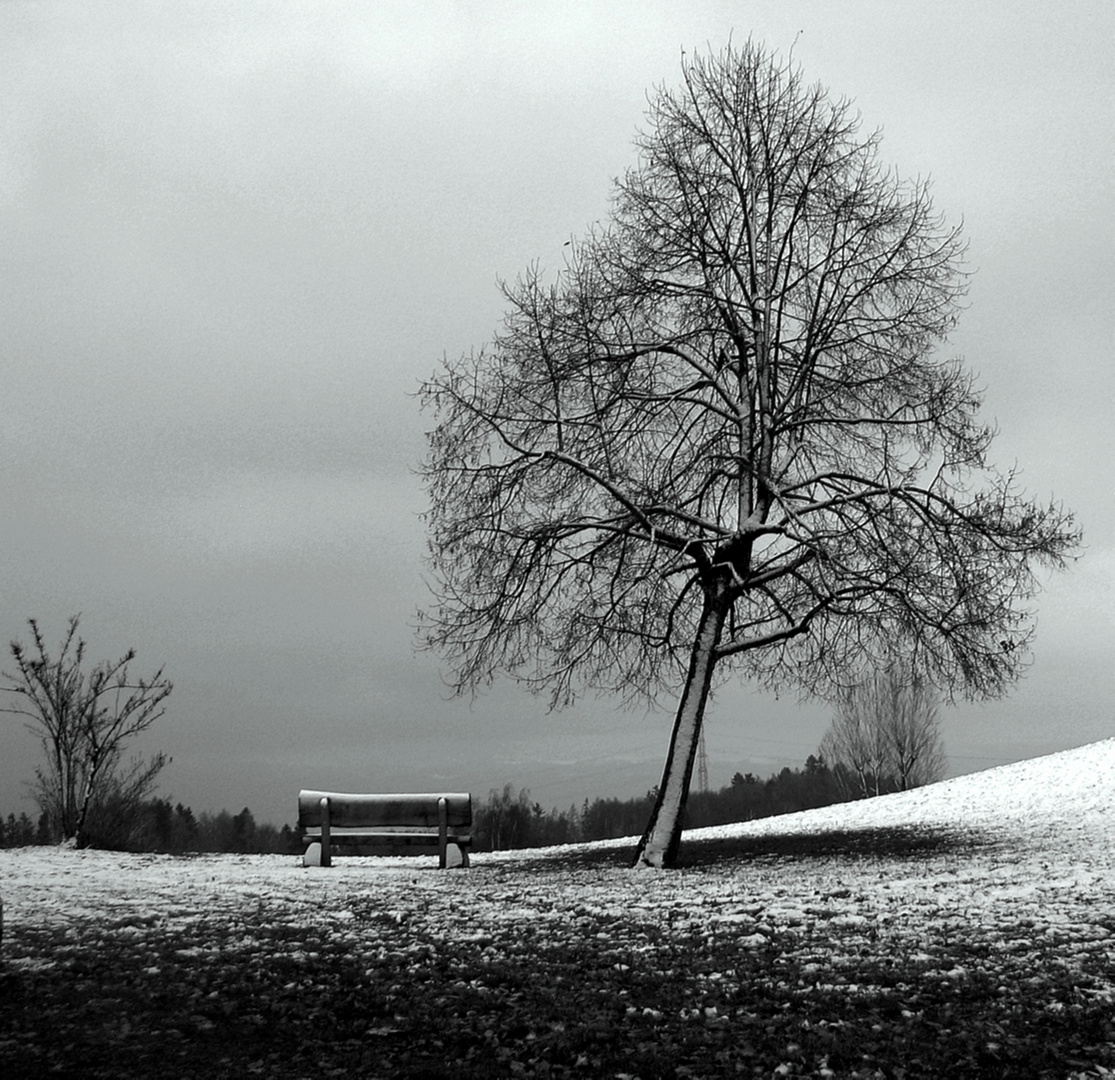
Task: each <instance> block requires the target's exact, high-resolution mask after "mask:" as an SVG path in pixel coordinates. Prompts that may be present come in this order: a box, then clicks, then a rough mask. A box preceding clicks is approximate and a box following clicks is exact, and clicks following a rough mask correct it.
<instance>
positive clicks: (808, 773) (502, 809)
mask: <svg viewBox="0 0 1115 1080" xmlns="http://www.w3.org/2000/svg"><path fill="white" fill-rule="evenodd" d="M901 788H902V781H901V779H900V777H898V776H897V775H894V774H888V773H871V774H870V776H869V778H868V784H867V791H866V792H865V790H864V785H863V783H862V782H861V778H860V776H859V775H858V774H857V773H856V772H854V771H853V770H852V769H850V768H849V767H848V766H847V765H845V764H843V763H842V762H837V763H836V764H835V765H834V766H830V765H829V764H828V762H827V761H826V760H825V758H824V756H823V754H820V753H818V754H810V755H809V757H808V758H806V761H805V766H804V767H803V768H796V769H791V768H789V767H787V768H784V769H782V770H781V771H780V772H777V773H772V774H771V775H770V776H769V777H768V778H767V779H766V780H763V779H761V778H760V777H758V776H756V775H755V774H754V773H750V772H748V773H740V772H737V773H735V775H734V776H733V777H732V779H731V782H730V783H729V784H726V785H725V786H724V787H722V788H720V789H719V790H718V791H694V792H691V793H690V796H689V800H688V802H687V804H686V808H685V820H684V828H685V829H700V828H705V827H706V826H709V825H727V824H730V823H731V822H736V821H751V820H754V819H755V818H765V817H774V816H777V815H779V814H792V813H796V812H797V811H799V810H814V809H817V808H818V807H822V806H831V805H833V804H834V803H840V802H850V801H853V800H855V799H863V798H871V797H873V796H874V795H875V794H885V793H888V792H892V791H898V790H901ZM656 794H657V792H656V791H655V790H654V789H651V790H650V791H648V792H647V793H646V794H645V795H641V796H636V797H634V798H629V799H619V798H597V799H594V800H592V801H591V802H590V801H589V800H588V799H586V800H585V801H584V803H583V804H582V805H581V806H580V807H578V806H576V805H572V806H570V807H569V808H568V809H567V810H558V809H557V808H556V807H555V808H554V809H552V810H550V811H546V810H545V809H544V808H543V807H542V805H541V804H540V803H538V802H536V801H535V800H533V799H532V798H531V794H530V791H529V790H528V789H527V788H522V789H520V790H519V792H518V793H517V794H516V792H515V790H514V788H513V786H512V785H511V784H506V785H504V788H503V790H502V791H496V790H494V789H493V790H492V791H491V792H489V794H488V798H487V801H486V802H484V803H482V804H481V805H480V806H478V807H477V808H476V813H475V816H474V823H473V844H474V847H475V849H476V850H477V851H504V850H509V849H512V848H531V847H549V846H552V845H554V844H577V843H587V842H590V841H593V840H607V839H611V838H615V837H621V836H638V834H639V833H640V831H641V830H642V829H643V827H644V826H645V825H646V820H647V815H648V814H649V813H650V810H651V807H652V806H653V804H654V799H655V796H656Z"/></svg>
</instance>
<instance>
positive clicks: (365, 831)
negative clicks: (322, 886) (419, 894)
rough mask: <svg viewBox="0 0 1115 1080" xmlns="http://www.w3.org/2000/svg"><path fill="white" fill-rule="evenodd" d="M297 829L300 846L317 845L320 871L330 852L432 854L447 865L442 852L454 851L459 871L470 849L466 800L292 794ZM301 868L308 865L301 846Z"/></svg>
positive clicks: (438, 796) (454, 796)
mask: <svg viewBox="0 0 1115 1080" xmlns="http://www.w3.org/2000/svg"><path fill="white" fill-rule="evenodd" d="M298 828H299V830H300V832H301V834H302V842H303V843H304V844H306V845H312V844H321V863H320V865H322V866H331V865H332V859H333V855H334V853H336V854H345V855H398V854H410V855H425V854H430V855H432V854H436V855H437V857H438V866H439V867H441V869H443V870H444V869H445V867H446V866H447V865H448V855H447V852H448V848H449V846H450V845H454V846H456V848H457V849H458V850H459V851H460V853H461V863H460V865H461V866H468V849H469V848H470V847H471V846H472V796H471V795H469V794H468V793H467V792H466V793H464V794H461V793H454V794H432V795H350V794H346V793H344V792H335V791H305V790H303V791H300V792H299V793H298ZM303 863H304V864H305V865H307V866H309V865H312V864H314V860H313V859H312V857H311V855H310V848H309V847H307V849H306V854H305V855H304V856H303Z"/></svg>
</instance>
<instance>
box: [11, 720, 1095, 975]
mask: <svg viewBox="0 0 1115 1080" xmlns="http://www.w3.org/2000/svg"><path fill="white" fill-rule="evenodd" d="M865 830H867V831H876V832H877V831H879V830H884V831H885V830H897V831H898V832H897V834H892V840H891V841H889V842H887V843H886V845H885V852H884V853H882V854H875V855H873V854H871V851H870V850H869V848H870V845H869V844H868V845H867V846H866V849H865V845H864V844H862V843H861V844H860V845H859V846H858V847H856V849H855V852H853V853H850V852H849V849H848V848H847V847H846V846H844V845H840V844H837V845H835V846H834V845H831V844H825V843H824V842H823V838H824V836H825V835H826V834H832V833H849V832H850V833H858V832H861V831H865ZM907 833H908V835H909V836H910V838H911V841H912V840H913V839H916V838H922V839H923V840H924V839H926V838H928V839H930V840H932V838H934V837H939V838H940V840H941V843H940V844H939V845H933V844H930V845H929V847H926V848H924V849H923V848H919V847H918V845H917V844H915V843H912V842H911V844H910V845H908V846H907V845H905V844H904V843H903V842H902V841H901V840H899V842H898V843H897V844H896V843H895V842H894V841H893V836H894V835H898V836H899V837H900V838H901V837H902V836H903V835H906V834H907ZM793 837H804V838H808V837H813V838H821V839H820V840H818V841H817V842H816V844H815V848H816V850H815V853H814V852H812V851H811V847H813V846H814V845H813V844H812V843H811V842H805V841H803V842H799V843H797V844H795V845H793V847H792V852H793V853H792V854H786V853H785V852H786V850H788V849H786V848H785V847H784V846H783V848H781V849H780V848H779V844H783V845H784V843H785V841H787V840H788V839H790V838H793ZM686 839H687V842H688V843H689V844H690V845H691V849H692V846H693V842H702V841H703V842H706V843H707V844H711V845H712V846H711V847H709V848H708V850H709V851H710V852H712V853H714V854H715V853H716V852H717V851H726V852H729V854H728V855H727V856H726V857H719V858H710V860H709V861H708V862H707V863H698V864H697V865H693V866H690V867H689V868H687V869H683V870H680V871H676V872H656V871H631V870H628V869H626V868H624V867H623V866H622V865H620V864H619V860H618V859H616V860H613V861H608V860H597V861H593V860H591V859H590V860H585V861H582V862H577V861H574V862H573V864H572V865H569V857H570V855H571V854H573V852H571V850H570V849H561V848H551V849H543V850H541V851H537V852H503V853H493V854H487V855H485V854H479V855H475V856H474V858H473V866H472V868H471V869H470V870H467V871H451V872H444V873H443V872H439V871H437V870H436V868H435V867H434V861H433V860H432V859H424V858H423V859H389V858H383V859H378V858H372V859H366V858H359V859H347V860H346V859H338V860H337V862H336V864H335V865H334V867H333V868H332V869H305V868H303V867H302V866H301V865H300V862H299V860H298V859H296V858H290V857H281V856H197V857H186V858H181V857H171V856H157V855H120V854H113V853H108V852H100V851H74V850H63V849H56V848H38V847H31V848H23V849H16V850H10V851H0V895H2V896H3V900H4V916H5V920H4V921H5V924H6V925H5V929H6V931H7V933H6V934H5V937H6V938H7V939H8V940H9V941H10V939H11V937H12V936H13V935H17V934H18V931H19V929H20V928H21V927H23V926H26V927H43V926H46V925H53V926H76V925H79V924H82V923H88V922H91V921H95V922H96V923H98V924H100V925H102V926H104V925H108V926H117V927H119V928H120V932H121V933H123V934H128V933H135V932H136V931H137V928H142V927H143V926H145V925H151V924H153V923H155V922H157V923H159V924H160V925H162V926H163V927H164V928H172V927H174V926H175V925H177V924H182V925H185V924H189V923H193V922H196V921H197V920H199V919H202V918H212V917H214V916H217V917H219V916H220V913H221V912H225V913H227V915H228V917H229V918H232V919H234V920H238V919H239V918H242V917H243V915H244V913H245V911H246V910H248V909H251V908H253V907H254V908H256V909H257V910H260V911H262V910H263V909H266V911H267V917H268V918H269V919H272V920H279V921H287V922H296V923H299V924H303V925H304V924H313V923H318V922H325V923H330V924H332V925H334V926H336V925H338V924H339V925H342V926H343V924H344V923H345V921H346V920H347V919H350V918H351V909H352V906H353V904H354V903H355V902H360V903H366V902H369V901H370V902H372V903H373V904H374V905H375V907H376V908H377V909H378V910H381V911H383V912H385V913H389V914H391V915H392V916H393V917H394V918H395V919H396V920H400V921H401V920H404V919H417V920H420V921H421V922H423V923H425V924H427V927H428V929H429V931H430V932H431V933H433V934H434V935H435V936H443V935H444V936H451V937H452V938H453V939H455V940H456V941H458V942H459V941H461V940H462V936H463V937H464V938H466V939H467V938H477V937H478V938H487V937H489V936H490V935H491V933H492V932H493V931H495V930H497V929H499V928H504V929H507V928H509V927H511V926H512V925H513V924H515V923H516V922H518V921H521V920H525V919H530V920H535V921H538V920H543V921H544V920H546V919H547V918H554V917H557V916H559V915H562V914H565V915H568V913H569V912H570V911H572V910H579V911H586V912H591V913H592V914H593V915H594V916H595V917H597V918H600V917H606V918H619V917H624V918H627V919H631V920H634V921H635V922H637V923H648V922H649V923H656V924H663V925H665V924H667V923H668V924H669V926H671V927H675V928H680V927H683V926H687V927H688V928H689V929H692V928H693V926H694V924H699V925H701V926H704V927H706V928H707V930H708V931H709V933H730V934H733V935H737V938H738V940H747V941H752V942H754V943H755V945H756V946H758V945H761V944H762V943H764V942H765V941H766V940H767V939H768V938H769V937H770V936H771V935H773V934H776V933H777V932H778V931H780V930H784V929H786V928H794V927H808V926H810V925H813V924H816V923H818V921H820V922H824V923H825V924H827V925H829V926H831V927H842V928H843V929H844V931H846V932H847V933H852V932H854V931H855V930H857V928H858V929H859V930H861V931H862V932H863V933H864V934H865V935H871V936H872V938H873V939H876V938H877V937H878V936H879V935H880V934H883V935H885V936H886V937H888V938H891V939H894V942H895V945H896V946H898V945H900V946H901V947H902V948H903V949H904V950H915V951H916V949H917V948H920V947H921V944H919V942H921V943H922V944H924V945H925V946H926V947H928V944H929V938H930V937H932V938H934V939H941V938H942V937H943V938H946V939H947V938H948V937H950V936H951V935H954V934H966V935H969V936H971V935H977V936H979V937H980V938H984V937H991V938H994V939H995V941H997V942H998V947H1001V948H1005V949H1010V948H1021V947H1024V946H1025V945H1027V944H1029V945H1030V946H1037V945H1040V944H1042V943H1048V944H1056V945H1057V946H1058V947H1059V948H1060V949H1061V951H1062V953H1063V958H1064V962H1065V963H1066V964H1070V965H1071V964H1074V963H1075V962H1076V960H1074V958H1077V959H1079V960H1084V959H1086V958H1088V957H1089V956H1091V957H1093V958H1094V959H1096V960H1101V961H1104V962H1105V963H1106V964H1108V965H1110V964H1111V963H1115V739H1111V740H1107V741H1104V742H1100V743H1095V744H1092V745H1088V746H1083V747H1080V748H1078V749H1075V750H1069V751H1065V752H1063V753H1059V754H1054V755H1051V756H1049V757H1044V758H1039V759H1035V760H1031V761H1024V762H1019V763H1017V764H1014V765H1008V766H1003V767H1000V768H996V769H992V770H989V771H986V772H981V773H974V774H971V775H967V776H963V777H959V778H956V779H953V780H948V781H945V782H943V783H939V784H935V785H932V786H930V787H926V788H921V789H919V790H916V791H912V792H905V793H901V794H897V795H890V796H884V797H882V798H878V799H872V800H867V801H863V802H856V803H847V804H842V805H838V806H833V807H828V808H825V809H822V810H816V811H808V812H805V813H800V814H793V815H787V816H783V817H777V818H767V819H763V820H760V821H754V822H748V823H745V824H738V825H731V826H721V827H717V828H714V829H703V830H697V831H694V832H691V833H688V834H686ZM715 842H719V846H717V844H716V843H715ZM631 845H632V841H610V842H607V843H604V844H599V845H595V848H597V849H608V848H617V847H630V846H631ZM580 851H581V852H582V853H583V852H584V849H580ZM780 851H782V853H781V854H780V853H779V852H780ZM548 866H552V867H553V869H554V871H558V872H550V873H547V872H546V868H547V867H548ZM559 867H560V871H559V869H558V868H559ZM847 933H846V934H845V947H847V945H848V944H849V943H848V941H847ZM853 936H854V933H853ZM1012 943H1014V944H1012ZM368 944H369V946H370V945H371V943H368ZM354 945H359V942H356V941H354ZM225 947H226V948H227V942H226V945H225ZM6 951H7V949H6ZM12 962H14V963H16V964H19V963H20V960H19V958H18V957H16V958H13V959H12ZM27 962H29V963H38V964H41V963H44V962H49V961H44V960H43V958H41V957H40V958H38V959H36V960H33V961H32V960H30V959H28V961H27ZM1101 966H1103V965H1101ZM1108 992H1110V988H1108Z"/></svg>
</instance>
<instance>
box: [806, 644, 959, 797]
mask: <svg viewBox="0 0 1115 1080" xmlns="http://www.w3.org/2000/svg"><path fill="white" fill-rule="evenodd" d="M821 752H822V754H823V755H824V756H825V758H826V759H827V760H828V761H830V762H832V763H833V765H837V764H840V765H843V766H844V768H845V769H847V770H848V771H849V772H851V773H852V774H854V775H855V776H856V778H857V780H858V781H859V786H860V791H859V794H861V795H863V796H864V797H865V798H866V797H867V796H868V795H881V794H882V793H883V792H884V790H887V788H888V787H890V786H894V787H897V788H898V789H899V790H901V791H906V790H907V789H909V788H913V787H920V786H922V785H923V784H931V783H933V782H934V781H935V780H939V779H940V778H941V777H942V776H943V775H944V770H945V764H946V757H945V750H944V743H943V742H942V740H941V726H940V717H939V715H938V706H937V699H936V696H935V695H934V693H933V691H932V688H931V687H930V686H929V685H928V684H927V683H926V682H925V680H923V679H921V678H918V677H917V676H916V675H915V676H913V677H911V678H908V679H906V678H903V677H902V675H901V668H900V667H899V666H896V665H895V666H889V667H887V668H886V669H885V670H883V671H881V672H878V673H876V674H875V675H874V676H873V677H872V678H870V679H868V680H866V681H864V682H862V683H860V684H859V685H858V686H854V687H850V688H849V689H847V690H846V691H844V692H843V693H842V694H841V695H840V697H839V699H838V702H837V708H836V716H835V717H834V718H833V720H832V723H831V724H830V726H829V729H828V731H827V732H826V733H825V737H824V739H823V740H822V741H821Z"/></svg>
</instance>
